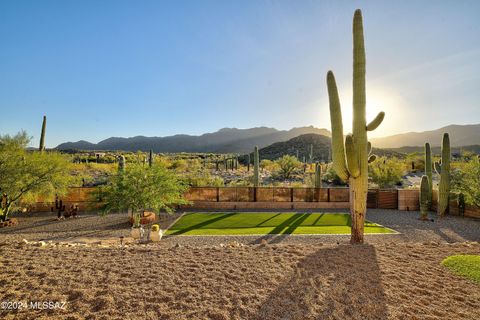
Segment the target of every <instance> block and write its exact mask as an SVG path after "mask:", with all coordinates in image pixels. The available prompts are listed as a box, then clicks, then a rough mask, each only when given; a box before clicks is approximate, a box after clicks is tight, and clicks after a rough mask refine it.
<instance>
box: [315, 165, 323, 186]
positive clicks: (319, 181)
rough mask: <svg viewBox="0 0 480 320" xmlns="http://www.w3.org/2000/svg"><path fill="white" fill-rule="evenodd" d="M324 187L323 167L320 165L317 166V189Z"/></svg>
mask: <svg viewBox="0 0 480 320" xmlns="http://www.w3.org/2000/svg"><path fill="white" fill-rule="evenodd" d="M321 187H322V166H321V165H320V163H318V162H317V163H316V164H315V188H321Z"/></svg>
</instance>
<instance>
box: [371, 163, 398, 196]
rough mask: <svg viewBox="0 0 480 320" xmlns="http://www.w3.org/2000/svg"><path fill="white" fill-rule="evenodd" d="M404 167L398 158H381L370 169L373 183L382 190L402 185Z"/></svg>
mask: <svg viewBox="0 0 480 320" xmlns="http://www.w3.org/2000/svg"><path fill="white" fill-rule="evenodd" d="M403 170H404V165H403V163H402V161H400V160H398V159H397V158H390V159H387V158H386V157H380V158H378V159H377V160H375V161H374V162H372V163H370V165H369V167H368V172H369V176H370V178H371V179H372V182H373V183H375V184H376V185H377V186H378V187H380V188H389V187H393V186H395V185H399V184H401V183H402V176H403Z"/></svg>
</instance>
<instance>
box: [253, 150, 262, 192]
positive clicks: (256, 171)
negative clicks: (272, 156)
mask: <svg viewBox="0 0 480 320" xmlns="http://www.w3.org/2000/svg"><path fill="white" fill-rule="evenodd" d="M259 165H260V157H259V155H258V147H257V146H255V150H254V152H253V186H255V187H258V186H259V184H260V177H259Z"/></svg>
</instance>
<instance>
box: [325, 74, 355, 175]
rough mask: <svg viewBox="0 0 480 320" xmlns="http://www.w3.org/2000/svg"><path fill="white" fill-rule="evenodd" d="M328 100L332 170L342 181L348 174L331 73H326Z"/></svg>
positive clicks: (340, 121)
mask: <svg viewBox="0 0 480 320" xmlns="http://www.w3.org/2000/svg"><path fill="white" fill-rule="evenodd" d="M327 87H328V98H329V102H330V123H331V125H332V160H333V169H334V170H335V172H336V173H337V175H338V176H339V177H340V178H341V179H342V180H344V181H347V180H348V178H349V177H350V174H349V172H348V170H347V163H346V160H345V147H344V145H343V123H342V110H341V108H340V98H339V97H338V90H337V84H336V82H335V76H334V75H333V72H332V71H328V73H327Z"/></svg>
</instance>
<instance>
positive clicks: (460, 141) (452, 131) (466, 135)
mask: <svg viewBox="0 0 480 320" xmlns="http://www.w3.org/2000/svg"><path fill="white" fill-rule="evenodd" d="M445 132H448V133H449V136H450V145H451V146H452V147H461V146H469V145H475V144H480V124H468V125H455V124H453V125H449V126H446V127H443V128H440V129H436V130H430V131H423V132H408V133H402V134H396V135H393V136H388V137H383V138H373V139H370V140H371V142H372V145H374V146H376V147H378V148H401V147H406V146H412V147H414V146H424V145H425V142H429V143H430V145H431V146H432V147H435V146H440V145H441V144H442V137H443V134H444V133H445Z"/></svg>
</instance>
